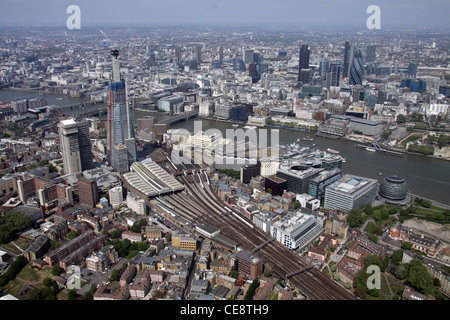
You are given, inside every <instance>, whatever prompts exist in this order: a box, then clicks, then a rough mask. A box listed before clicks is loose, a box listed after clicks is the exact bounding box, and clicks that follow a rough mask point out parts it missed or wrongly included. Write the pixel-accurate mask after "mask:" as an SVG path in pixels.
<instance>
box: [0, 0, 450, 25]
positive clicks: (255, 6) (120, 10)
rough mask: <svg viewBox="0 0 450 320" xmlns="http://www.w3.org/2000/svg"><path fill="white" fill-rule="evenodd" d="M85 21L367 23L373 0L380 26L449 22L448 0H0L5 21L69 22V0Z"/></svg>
mask: <svg viewBox="0 0 450 320" xmlns="http://www.w3.org/2000/svg"><path fill="white" fill-rule="evenodd" d="M72 4H73V5H78V6H79V7H80V9H81V26H82V27H83V25H84V26H93V25H95V26H102V25H105V26H106V25H118V26H123V25H130V26H132V25H160V24H165V25H174V24H206V25H240V26H245V25H255V24H259V25H274V24H278V25H280V24H289V25H296V26H300V27H307V26H318V25H326V26H355V27H361V28H365V26H366V20H367V18H368V17H369V14H367V13H366V9H367V7H368V6H369V5H378V6H379V7H380V9H381V27H382V28H383V26H385V27H390V26H393V27H425V26H427V27H449V26H450V22H449V20H450V19H448V13H449V12H450V1H449V0H270V1H269V0H120V1H119V0H107V1H106V0H34V1H33V0H0V26H65V25H66V20H67V18H68V17H69V14H67V13H66V9H67V7H68V6H69V5H72Z"/></svg>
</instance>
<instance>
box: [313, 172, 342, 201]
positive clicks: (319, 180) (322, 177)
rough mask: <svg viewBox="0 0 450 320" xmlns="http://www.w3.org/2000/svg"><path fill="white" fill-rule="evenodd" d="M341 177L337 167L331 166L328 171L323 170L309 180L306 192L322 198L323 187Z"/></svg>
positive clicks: (323, 193) (323, 194) (323, 195)
mask: <svg viewBox="0 0 450 320" xmlns="http://www.w3.org/2000/svg"><path fill="white" fill-rule="evenodd" d="M341 177H342V171H341V169H339V168H333V169H331V170H330V171H328V170H323V171H321V172H320V173H319V174H318V175H317V176H315V177H314V178H312V179H311V180H310V181H309V187H308V193H309V194H310V195H311V196H313V197H314V198H317V199H319V200H322V199H323V198H324V197H325V188H326V187H327V186H329V185H330V184H332V183H333V182H335V181H337V180H339V179H340V178H341Z"/></svg>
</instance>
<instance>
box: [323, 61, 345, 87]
mask: <svg viewBox="0 0 450 320" xmlns="http://www.w3.org/2000/svg"><path fill="white" fill-rule="evenodd" d="M340 73H341V64H340V63H337V62H333V63H331V64H330V69H329V72H327V74H326V78H325V79H326V80H325V87H326V88H327V89H330V87H339V77H340Z"/></svg>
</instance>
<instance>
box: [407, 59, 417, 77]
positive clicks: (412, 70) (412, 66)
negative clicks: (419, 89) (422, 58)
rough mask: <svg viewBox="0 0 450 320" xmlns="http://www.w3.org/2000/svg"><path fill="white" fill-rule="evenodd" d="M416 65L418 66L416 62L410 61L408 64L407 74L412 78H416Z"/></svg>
mask: <svg viewBox="0 0 450 320" xmlns="http://www.w3.org/2000/svg"><path fill="white" fill-rule="evenodd" d="M418 66H419V64H418V63H417V62H410V63H409V64H408V71H407V75H408V77H409V78H414V79H415V78H416V75H417V67H418Z"/></svg>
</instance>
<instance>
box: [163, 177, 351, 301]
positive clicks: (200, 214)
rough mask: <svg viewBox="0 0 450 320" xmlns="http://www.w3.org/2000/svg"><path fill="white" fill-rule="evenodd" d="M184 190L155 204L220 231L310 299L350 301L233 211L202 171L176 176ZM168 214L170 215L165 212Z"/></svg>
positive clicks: (345, 294)
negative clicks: (223, 201) (216, 193)
mask: <svg viewBox="0 0 450 320" xmlns="http://www.w3.org/2000/svg"><path fill="white" fill-rule="evenodd" d="M177 178H178V179H179V181H180V182H182V183H183V184H184V185H185V191H182V192H177V193H172V194H168V195H165V196H162V197H160V198H159V202H158V205H159V207H160V208H163V209H164V211H166V216H167V217H168V218H171V219H173V216H174V213H175V215H176V216H178V217H182V218H183V219H184V220H185V221H188V223H189V225H192V226H199V225H202V224H208V225H211V226H213V227H215V228H217V229H219V230H220V234H221V235H223V236H225V237H227V238H229V239H232V241H234V242H236V243H237V244H238V247H239V248H240V249H241V250H246V251H248V252H250V253H252V254H255V255H256V256H258V257H260V258H261V259H263V260H264V262H265V264H266V265H267V266H268V267H269V268H270V269H271V270H272V271H273V272H275V273H276V274H277V275H278V276H280V277H281V278H283V279H284V280H287V282H288V283H290V284H291V285H293V286H295V287H296V288H297V289H298V290H299V291H300V292H301V293H302V295H303V296H305V298H306V299H309V300H349V299H354V297H353V296H352V295H351V294H350V293H349V292H347V291H346V290H345V289H343V288H341V287H340V286H338V285H337V284H335V283H334V282H333V281H332V280H331V279H329V278H327V277H326V276H324V275H323V274H322V273H321V272H320V271H319V270H318V269H316V268H313V267H312V266H309V265H308V263H307V262H306V261H305V260H304V259H303V258H302V257H300V256H299V255H297V254H295V253H294V252H293V251H291V250H289V249H287V248H285V247H284V246H283V245H282V244H280V243H279V242H277V241H273V238H271V236H270V235H269V234H267V233H265V232H263V231H262V230H260V229H259V228H256V227H255V226H254V225H253V223H251V222H250V221H248V220H246V219H245V218H243V217H242V216H240V215H238V214H237V213H235V212H234V211H233V210H232V208H230V207H228V205H227V204H225V203H222V202H221V201H220V200H219V199H218V198H217V196H216V195H215V194H214V192H213V190H212V189H211V185H210V181H209V178H208V176H207V174H206V172H205V171H200V170H198V171H197V173H193V174H191V175H180V176H178V177H177ZM168 213H171V214H168Z"/></svg>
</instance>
